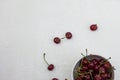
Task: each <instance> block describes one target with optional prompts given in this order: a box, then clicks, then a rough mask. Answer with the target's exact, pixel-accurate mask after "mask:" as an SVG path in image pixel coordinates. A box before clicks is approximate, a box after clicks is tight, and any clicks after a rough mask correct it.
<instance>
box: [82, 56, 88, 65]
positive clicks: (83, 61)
mask: <svg viewBox="0 0 120 80" xmlns="http://www.w3.org/2000/svg"><path fill="white" fill-rule="evenodd" d="M81 63H82V65H88V60H87V59H86V58H85V57H84V58H83V59H82V60H81Z"/></svg>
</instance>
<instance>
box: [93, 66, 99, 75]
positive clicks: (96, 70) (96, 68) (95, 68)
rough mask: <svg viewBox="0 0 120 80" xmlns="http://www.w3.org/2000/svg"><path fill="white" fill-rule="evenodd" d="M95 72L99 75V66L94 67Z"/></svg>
mask: <svg viewBox="0 0 120 80" xmlns="http://www.w3.org/2000/svg"><path fill="white" fill-rule="evenodd" d="M94 72H95V73H99V66H98V65H95V66H94Z"/></svg>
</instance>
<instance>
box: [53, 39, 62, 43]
mask: <svg viewBox="0 0 120 80" xmlns="http://www.w3.org/2000/svg"><path fill="white" fill-rule="evenodd" d="M53 41H54V43H56V44H59V43H60V42H61V39H60V38H59V37H55V38H54V40H53Z"/></svg>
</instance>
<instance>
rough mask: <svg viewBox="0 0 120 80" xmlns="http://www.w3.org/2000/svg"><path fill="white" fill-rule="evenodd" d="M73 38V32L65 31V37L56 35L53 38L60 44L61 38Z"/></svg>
mask: <svg viewBox="0 0 120 80" xmlns="http://www.w3.org/2000/svg"><path fill="white" fill-rule="evenodd" d="M64 38H66V39H71V38H72V33H71V32H66V33H65V37H62V38H59V37H55V38H54V39H53V42H54V43H56V44H59V43H60V42H61V39H64Z"/></svg>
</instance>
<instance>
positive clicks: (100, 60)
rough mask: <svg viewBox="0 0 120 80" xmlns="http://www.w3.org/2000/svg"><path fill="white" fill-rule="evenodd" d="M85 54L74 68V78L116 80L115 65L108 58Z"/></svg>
mask: <svg viewBox="0 0 120 80" xmlns="http://www.w3.org/2000/svg"><path fill="white" fill-rule="evenodd" d="M81 55H82V56H83V57H82V58H81V59H80V60H79V61H78V62H77V63H76V65H75V67H74V69H73V74H72V75H73V80H114V67H113V66H112V65H111V63H110V62H109V59H111V57H109V58H108V59H106V58H104V57H102V56H100V55H93V54H90V55H87V49H86V55H84V54H82V53H81Z"/></svg>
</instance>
